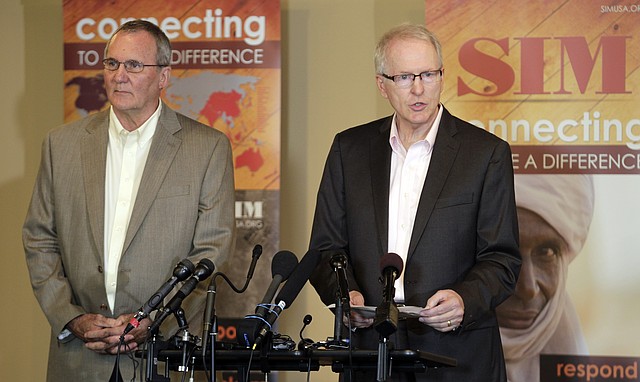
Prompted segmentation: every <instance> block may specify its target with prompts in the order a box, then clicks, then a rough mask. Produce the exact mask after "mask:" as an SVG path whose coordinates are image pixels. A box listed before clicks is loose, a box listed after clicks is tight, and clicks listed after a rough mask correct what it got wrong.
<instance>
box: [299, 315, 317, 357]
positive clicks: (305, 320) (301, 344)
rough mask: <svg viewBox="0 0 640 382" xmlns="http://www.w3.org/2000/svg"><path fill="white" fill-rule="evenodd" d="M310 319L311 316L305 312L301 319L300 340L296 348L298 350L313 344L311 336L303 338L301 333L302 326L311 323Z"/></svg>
mask: <svg viewBox="0 0 640 382" xmlns="http://www.w3.org/2000/svg"><path fill="white" fill-rule="evenodd" d="M311 321H313V316H311V315H310V314H307V315H306V316H304V318H303V319H302V329H300V341H299V342H298V350H300V351H303V350H306V349H308V348H310V347H311V346H313V343H314V342H313V340H312V339H311V338H305V337H304V336H303V335H302V332H304V328H306V327H307V326H308V325H309V324H310V323H311Z"/></svg>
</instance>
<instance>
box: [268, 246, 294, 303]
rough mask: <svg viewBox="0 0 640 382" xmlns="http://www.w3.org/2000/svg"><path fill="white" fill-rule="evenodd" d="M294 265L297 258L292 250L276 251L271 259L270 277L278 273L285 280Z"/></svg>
mask: <svg viewBox="0 0 640 382" xmlns="http://www.w3.org/2000/svg"><path fill="white" fill-rule="evenodd" d="M296 265H298V258H297V257H296V255H294V254H293V252H290V251H280V252H278V253H276V254H275V255H274V256H273V260H271V277H272V278H273V277H275V276H276V275H280V276H282V279H283V280H287V279H288V278H289V276H291V273H292V272H293V270H294V269H295V268H296ZM272 297H273V296H272Z"/></svg>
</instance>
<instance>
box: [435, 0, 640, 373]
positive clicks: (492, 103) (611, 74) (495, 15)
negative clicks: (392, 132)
mask: <svg viewBox="0 0 640 382" xmlns="http://www.w3.org/2000/svg"><path fill="white" fill-rule="evenodd" d="M425 5H426V7H425V9H426V15H425V16H426V25H427V27H428V28H429V29H430V30H432V31H433V32H434V33H435V34H436V35H437V36H438V37H439V39H440V40H441V42H442V46H443V52H444V53H443V55H444V69H445V71H444V73H445V74H444V82H445V87H444V88H445V90H444V92H443V94H442V102H443V104H444V105H446V107H447V108H448V109H449V110H450V111H451V112H452V113H453V114H455V115H457V116H459V117H461V118H462V119H465V120H467V121H470V122H471V123H473V124H475V125H477V126H478V127H480V128H483V129H486V130H488V131H490V132H492V133H494V134H496V135H497V136H499V137H501V138H503V139H504V140H506V141H508V142H509V143H510V144H511V147H512V150H513V165H514V170H515V173H516V176H515V177H516V179H515V182H516V203H517V205H518V218H519V223H520V244H521V251H522V256H523V267H522V271H521V273H520V279H519V281H518V287H517V288H516V292H515V294H514V295H513V296H512V297H511V298H510V299H509V300H507V301H506V302H505V303H503V304H502V305H501V306H499V307H498V310H497V313H498V320H499V323H500V329H501V333H502V338H503V346H504V351H505V357H506V358H507V372H508V375H509V380H510V381H511V382H522V381H538V380H541V381H569V380H571V381H607V380H616V381H638V358H637V357H639V356H640V347H638V344H639V343H640V330H639V329H640V314H639V313H640V304H638V301H640V278H639V277H637V273H638V271H637V270H638V269H639V268H640V240H638V232H640V231H638V228H637V227H638V226H640V223H639V220H640V203H638V196H637V195H638V192H640V107H639V105H640V44H639V41H640V6H639V5H638V4H637V3H635V2H633V1H615V2H614V1H601V0H598V1H592V0H589V1H587V0H581V1H578V0H568V1H512V0H494V1H484V0H467V1H461V0H458V1H450V0H426V2H425Z"/></svg>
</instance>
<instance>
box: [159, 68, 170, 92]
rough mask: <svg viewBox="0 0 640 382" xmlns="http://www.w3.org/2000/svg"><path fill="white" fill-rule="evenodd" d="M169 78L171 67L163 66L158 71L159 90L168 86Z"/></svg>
mask: <svg viewBox="0 0 640 382" xmlns="http://www.w3.org/2000/svg"><path fill="white" fill-rule="evenodd" d="M170 78H171V67H170V66H165V67H163V68H161V70H160V81H159V82H158V88H160V90H162V89H164V88H166V87H167V86H168V85H169V79H170Z"/></svg>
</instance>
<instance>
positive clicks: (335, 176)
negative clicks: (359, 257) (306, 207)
mask: <svg viewBox="0 0 640 382" xmlns="http://www.w3.org/2000/svg"><path fill="white" fill-rule="evenodd" d="M309 247H310V249H314V250H318V251H320V252H321V253H322V257H321V259H320V263H319V265H318V267H317V268H316V270H315V272H314V273H313V275H312V276H311V278H310V281H311V284H312V285H313V287H314V288H315V289H316V292H317V293H318V295H319V296H320V299H321V300H322V301H323V302H324V303H325V304H331V303H333V302H335V301H334V300H335V291H336V288H337V283H336V278H335V275H334V273H333V269H332V268H331V267H330V265H329V264H330V262H329V258H330V257H331V255H332V254H333V253H335V252H336V251H344V252H345V253H346V254H347V258H348V257H349V248H348V237H347V220H346V206H345V189H344V174H343V168H342V156H341V152H340V141H339V137H336V138H335V139H334V141H333V143H332V145H331V149H330V151H329V155H328V157H327V161H326V163H325V168H324V172H323V174H322V180H321V181H320V187H319V189H318V196H317V201H316V210H315V214H314V219H313V227H312V231H311V241H310V245H309ZM352 268H353V267H352V266H350V265H348V266H347V269H346V273H347V282H348V284H349V290H359V287H358V285H357V284H356V281H355V277H354V276H353V272H352Z"/></svg>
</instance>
